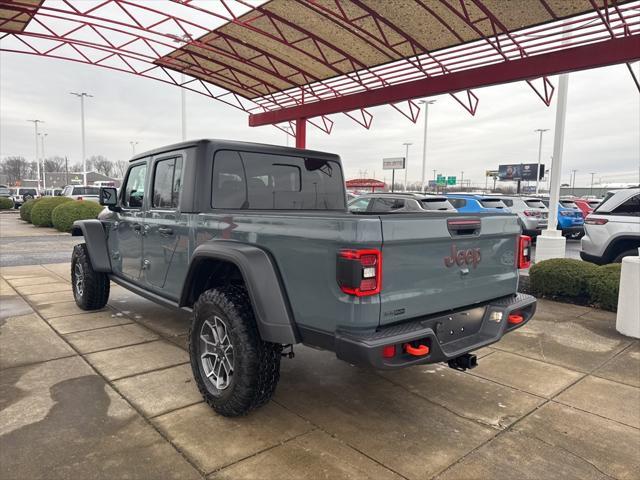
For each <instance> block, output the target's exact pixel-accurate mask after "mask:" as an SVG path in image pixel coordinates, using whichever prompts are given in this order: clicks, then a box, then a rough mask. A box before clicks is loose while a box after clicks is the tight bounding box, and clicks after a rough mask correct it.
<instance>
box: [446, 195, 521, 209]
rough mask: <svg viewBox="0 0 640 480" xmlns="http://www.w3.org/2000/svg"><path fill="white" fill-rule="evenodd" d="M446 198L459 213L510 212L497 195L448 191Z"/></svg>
mask: <svg viewBox="0 0 640 480" xmlns="http://www.w3.org/2000/svg"><path fill="white" fill-rule="evenodd" d="M447 198H448V199H449V202H450V203H451V205H453V206H454V207H455V209H456V210H458V212H459V213H511V210H509V207H507V206H506V205H505V204H504V202H503V201H502V200H501V199H500V198H497V197H488V196H485V195H473V194H463V193H449V194H447Z"/></svg>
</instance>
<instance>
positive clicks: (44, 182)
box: [40, 133, 49, 190]
mask: <svg viewBox="0 0 640 480" xmlns="http://www.w3.org/2000/svg"><path fill="white" fill-rule="evenodd" d="M47 135H49V134H48V133H41V134H40V144H41V145H42V148H41V149H40V153H41V154H42V188H43V189H44V190H46V189H47V167H46V164H45V155H44V137H46V136H47Z"/></svg>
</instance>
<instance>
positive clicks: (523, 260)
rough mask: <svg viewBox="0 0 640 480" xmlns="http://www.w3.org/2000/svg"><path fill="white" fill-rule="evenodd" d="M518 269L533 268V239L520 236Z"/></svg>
mask: <svg viewBox="0 0 640 480" xmlns="http://www.w3.org/2000/svg"><path fill="white" fill-rule="evenodd" d="M516 258H517V259H518V260H517V262H518V268H529V267H530V266H531V237H529V236H528V235H520V239H519V240H518V255H517V256H516Z"/></svg>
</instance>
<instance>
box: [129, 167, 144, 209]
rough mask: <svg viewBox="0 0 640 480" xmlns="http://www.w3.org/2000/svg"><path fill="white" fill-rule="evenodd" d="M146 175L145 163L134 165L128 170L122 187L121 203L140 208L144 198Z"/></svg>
mask: <svg viewBox="0 0 640 480" xmlns="http://www.w3.org/2000/svg"><path fill="white" fill-rule="evenodd" d="M146 175H147V164H146V163H142V164H140V165H136V166H134V167H132V168H131V170H129V175H128V176H127V183H126V185H125V187H124V189H123V190H124V196H123V204H124V206H125V207H131V208H140V207H142V201H143V200H144V181H145V178H146Z"/></svg>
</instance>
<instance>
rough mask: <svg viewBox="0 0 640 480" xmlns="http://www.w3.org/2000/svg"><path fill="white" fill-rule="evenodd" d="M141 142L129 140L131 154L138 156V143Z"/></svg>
mask: <svg viewBox="0 0 640 480" xmlns="http://www.w3.org/2000/svg"><path fill="white" fill-rule="evenodd" d="M138 143H139V142H129V145H131V156H132V157H135V156H136V145H137V144H138Z"/></svg>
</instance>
